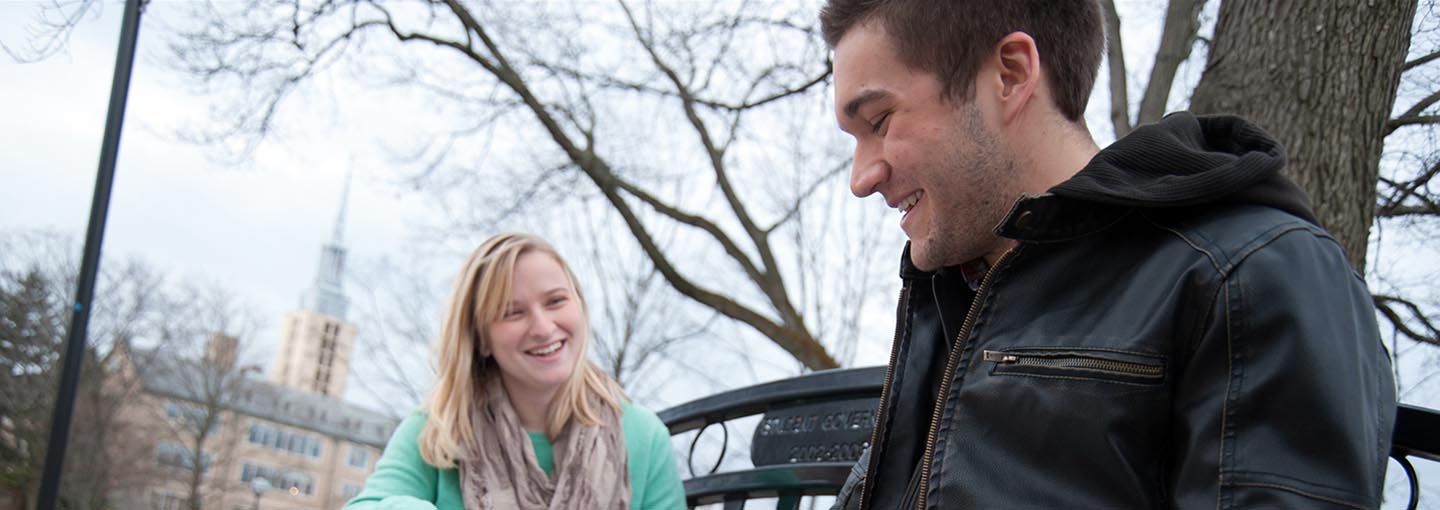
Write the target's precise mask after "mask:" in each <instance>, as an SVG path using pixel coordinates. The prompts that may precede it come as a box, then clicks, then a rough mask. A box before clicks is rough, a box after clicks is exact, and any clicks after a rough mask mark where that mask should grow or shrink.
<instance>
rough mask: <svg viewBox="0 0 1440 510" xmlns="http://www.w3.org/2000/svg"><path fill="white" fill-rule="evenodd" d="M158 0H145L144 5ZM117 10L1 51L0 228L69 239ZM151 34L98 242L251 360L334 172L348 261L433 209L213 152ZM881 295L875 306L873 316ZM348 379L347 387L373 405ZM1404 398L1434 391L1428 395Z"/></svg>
mask: <svg viewBox="0 0 1440 510" xmlns="http://www.w3.org/2000/svg"><path fill="white" fill-rule="evenodd" d="M40 3H41V2H38V1H33V0H21V1H15V0H0V42H3V43H5V44H7V45H11V46H22V45H23V44H24V39H23V37H24V34H25V33H26V30H27V28H26V27H27V26H29V25H30V24H31V23H32V20H33V18H34V16H35V14H36V9H37V7H38V5H40ZM1136 4H1137V2H1121V5H1122V9H1124V8H1126V6H1135V5H1136ZM172 6H173V4H169V3H167V2H152V4H151V6H150V7H149V10H150V14H148V15H152V16H153V15H154V13H155V12H156V11H161V10H164V9H166V8H167V7H172ZM1212 8H1213V6H1212ZM1135 11H1136V12H1134V13H1129V14H1131V15H1130V16H1129V17H1128V18H1127V27H1126V37H1127V39H1126V45H1127V47H1128V49H1129V56H1130V57H1131V60H1132V63H1131V64H1130V68H1131V72H1132V75H1138V74H1139V72H1140V71H1137V70H1144V69H1147V68H1148V64H1144V63H1143V62H1142V61H1143V60H1144V59H1145V58H1147V57H1146V56H1145V54H1144V52H1142V51H1138V50H1137V49H1136V48H1145V47H1147V44H1153V43H1151V42H1150V41H1153V40H1154V38H1155V37H1156V34H1157V32H1158V20H1159V16H1160V15H1161V14H1160V13H1158V12H1153V11H1147V10H1145V9H1135ZM1123 12H1124V11H1122V13H1123ZM120 13H121V7H120V4H119V3H118V2H114V1H109V2H105V3H104V5H103V8H102V9H101V10H100V11H99V13H98V16H91V17H90V18H88V19H87V20H85V21H84V22H82V23H81V24H80V25H79V27H78V28H77V30H76V31H75V33H74V34H73V37H72V38H71V40H70V44H69V46H68V48H67V49H66V50H65V51H63V52H61V53H59V54H57V55H55V56H53V57H50V58H48V59H46V60H44V61H41V62H39V63H32V64H17V63H15V62H14V61H12V60H11V59H10V58H8V57H5V56H0V119H3V120H0V231H16V230H25V229H36V228H47V229H54V230H56V231H60V232H63V233H67V234H70V235H72V236H73V237H74V238H75V239H76V241H77V244H78V242H80V241H81V240H83V236H84V232H85V228H86V221H87V218H88V214H89V207H90V201H91V195H92V186H93V183H94V179H95V174H96V167H97V164H98V158H99V148H100V141H101V136H102V131H103V127H104V120H105V113H106V112H105V109H106V103H107V100H108V94H109V87H110V82H111V77H112V72H113V69H112V66H113V65H114V61H115V48H116V44H117V40H118V37H119V25H120V21H119V18H120ZM161 14H163V12H162V13H161ZM148 19H150V18H147V20H148ZM159 35H160V34H159V33H158V30H156V29H153V28H151V27H146V28H142V31H141V38H140V43H139V48H140V57H139V58H138V59H137V61H136V66H135V75H134V81H133V82H132V86H131V90H130V96H129V97H130V99H129V105H128V109H127V112H126V119H125V131H124V137H123V139H122V144H121V149H120V159H119V165H118V170H117V173H116V179H115V187H114V194H113V197H112V202H111V207H110V216H109V223H108V226H107V230H106V235H105V254H106V256H107V258H108V259H110V260H116V257H129V256H138V257H140V258H143V259H145V260H146V261H148V262H150V263H151V264H152V265H154V266H156V267H158V268H161V269H163V270H164V271H165V272H166V273H167V274H169V275H170V276H172V277H175V278H196V279H206V280H214V281H216V282H218V283H220V284H221V285H223V286H224V287H226V288H229V289H231V290H233V291H235V292H236V293H237V294H238V295H240V296H241V297H242V298H243V299H244V300H245V301H247V302H249V303H251V304H252V305H253V306H255V308H256V310H257V311H258V312H259V313H260V314H261V315H262V316H263V317H264V318H266V319H267V320H268V323H267V324H266V328H265V329H264V330H263V331H262V332H261V333H260V334H259V337H258V338H257V340H259V341H260V345H259V347H260V349H258V352H256V355H257V358H258V359H256V361H262V362H266V363H268V361H269V356H270V353H271V352H272V350H273V347H274V342H275V341H276V338H277V337H278V334H279V332H278V329H279V328H278V326H279V320H280V318H281V317H282V316H283V314H284V313H285V312H286V311H289V310H291V309H294V308H295V307H296V306H297V304H298V302H299V299H300V296H301V295H302V293H303V292H304V291H305V289H306V288H307V287H308V286H309V284H310V282H311V280H312V279H313V278H314V276H315V268H316V263H317V260H318V257H319V251H320V246H321V244H322V243H324V242H325V241H327V240H328V239H329V237H330V235H331V232H332V228H333V226H334V221H335V216H336V212H337V208H338V207H339V200H340V193H341V188H342V185H343V182H344V180H345V175H346V172H347V171H351V172H353V173H354V182H353V184H352V189H351V195H350V199H349V200H350V207H349V217H348V224H347V226H346V229H345V242H346V245H347V246H348V248H349V254H350V259H351V261H352V264H353V263H355V262H357V261H363V260H368V259H376V258H379V257H383V256H403V253H402V252H403V247H405V246H406V245H407V244H408V243H410V242H411V240H412V237H413V231H412V228H413V226H414V225H416V224H424V223H426V222H427V221H429V219H427V217H426V216H425V215H426V214H433V213H432V212H431V211H433V209H431V208H428V207H427V206H426V204H425V203H424V198H423V197H422V196H420V195H417V194H410V193H403V192H400V191H397V188H396V187H395V186H394V185H393V184H392V183H389V182H387V181H385V179H383V178H381V177H377V176H380V175H389V174H385V173H383V172H380V171H379V170H380V169H379V168H378V167H377V166H376V165H381V164H384V163H381V162H376V161H373V160H369V159H361V158H357V157H355V156H353V155H354V154H357V153H358V151H357V150H355V149H354V148H353V147H348V146H347V145H346V144H347V140H355V139H354V138H347V137H345V136H330V137H323V136H318V135H316V134H315V133H313V132H312V133H301V134H299V135H298V136H295V137H291V138H288V139H287V140H286V141H285V142H284V143H283V144H278V143H272V144H267V145H266V146H264V147H263V148H262V150H261V151H260V152H258V153H257V157H256V159H255V161H254V163H253V164H250V165H248V166H247V167H245V168H233V167H227V166H224V165H219V164H217V163H216V162H214V161H212V160H211V159H209V158H207V156H206V153H205V152H204V150H203V149H202V148H199V147H197V146H195V145H192V144H190V143H186V142H182V141H179V140H177V139H176V137H175V130H176V127H177V126H179V125H182V124H184V123H186V122H195V121H198V120H203V119H204V118H205V117H204V112H205V108H206V104H207V103H206V102H205V101H203V100H201V99H199V98H194V97H191V96H189V95H188V94H186V93H185V92H184V90H185V88H184V87H182V86H181V85H180V83H179V81H178V80H179V79H180V78H178V77H177V76H176V75H174V74H173V73H171V72H170V71H169V70H168V69H164V68H163V66H162V65H160V63H158V62H157V61H156V59H157V58H160V57H159V56H160V55H163V51H162V49H163V48H162V47H161V44H162V41H160V39H159V37H158V36H159ZM1137 55H1138V56H1137ZM1197 73H1198V71H1197V70H1196V69H1194V68H1193V66H1187V67H1186V68H1184V69H1182V73H1181V81H1182V82H1183V81H1186V80H1189V81H1191V82H1193V81H1194V80H1196V79H1198V75H1197ZM1101 80H1102V82H1101V83H1100V84H1099V85H1098V87H1097V88H1098V89H1099V90H1104V87H1105V83H1104V74H1103V73H1102V75H1101ZM1178 88H1182V87H1180V86H1177V89H1178ZM1101 96H1103V94H1101ZM1132 96H1134V97H1138V95H1136V94H1134V93H1132ZM1103 99H1104V98H1103V97H1101V98H1099V100H1098V101H1092V104H1091V107H1090V111H1089V118H1091V119H1092V126H1104V127H1103V128H1099V127H1097V128H1096V129H1095V132H1096V133H1095V134H1096V138H1097V141H1099V142H1101V143H1102V144H1104V143H1108V142H1109V141H1110V136H1109V134H1108V123H1102V122H1097V120H1099V119H1104V118H1105V116H1106V113H1105V112H1106V108H1107V105H1106V104H1105V102H1104V101H1103ZM380 106H381V107H383V105H380ZM360 140H362V142H361V143H373V140H364V139H360ZM1391 258H1392V259H1393V257H1391ZM456 260H457V261H458V260H459V259H458V258H457V259H456ZM887 299H888V298H887ZM888 306H889V305H888V304H887V305H886V306H882V307H880V308H881V309H883V310H887V311H886V312H885V313H886V314H887V316H888V314H889V313H890V312H889V311H888V310H889V308H888ZM362 334H363V333H362ZM882 336H883V337H884V338H880V339H879V340H874V341H862V343H861V345H860V348H859V351H858V353H857V357H856V359H857V363H858V364H861V365H870V364H878V363H883V362H884V361H885V359H886V356H885V352H884V351H885V350H886V349H887V348H888V345H887V341H888V335H882ZM872 340H873V339H872ZM1415 363H1419V362H1418V361H1417V362H1415ZM1416 368H1418V365H1417V367H1416ZM1412 373H1413V372H1412ZM351 387H352V391H351V392H350V395H348V397H349V398H351V399H352V400H355V401H358V402H361V403H362V404H366V405H370V406H375V405H376V404H375V403H374V402H372V401H370V399H369V398H367V397H366V396H365V395H360V394H357V393H356V392H355V391H353V388H354V385H353V384H352V385H351ZM1408 399H1409V400H1412V401H1418V402H1422V403H1426V404H1427V405H1430V406H1432V407H1435V406H1437V405H1440V402H1436V399H1435V398H1433V396H1422V395H1411V396H1409V397H1408ZM1427 469H1430V468H1427Z"/></svg>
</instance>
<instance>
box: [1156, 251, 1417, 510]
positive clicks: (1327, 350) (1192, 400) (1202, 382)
mask: <svg viewBox="0 0 1440 510" xmlns="http://www.w3.org/2000/svg"><path fill="white" fill-rule="evenodd" d="M1217 269H1220V271H1219V273H1218V274H1219V276H1218V277H1217V278H1218V279H1217V280H1216V282H1217V283H1216V284H1215V285H1213V286H1209V288H1208V289H1207V290H1206V292H1213V296H1211V297H1210V302H1213V306H1212V307H1211V308H1210V310H1208V314H1207V316H1206V318H1205V319H1204V320H1203V321H1202V322H1201V323H1202V324H1203V327H1202V328H1200V330H1201V331H1200V332H1199V334H1198V335H1196V336H1195V337H1193V340H1192V341H1193V344H1190V345H1192V346H1193V352H1191V353H1190V355H1189V357H1188V358H1182V359H1183V363H1184V365H1183V366H1181V367H1177V368H1178V370H1177V371H1175V374H1176V379H1175V381H1174V382H1175V390H1174V391H1175V405H1174V424H1173V427H1172V430H1173V431H1174V434H1175V437H1174V445H1175V447H1174V464H1173V465H1172V473H1170V479H1171V480H1172V481H1173V483H1174V485H1173V487H1172V491H1173V494H1172V496H1173V498H1174V499H1175V505H1174V506H1175V507H1177V508H1207V509H1208V508H1224V509H1228V508H1316V509H1319V508H1325V509H1331V508H1333V509H1341V508H1378V507H1379V505H1380V496H1381V492H1382V488H1383V480H1384V475H1385V467H1386V463H1387V456H1388V453H1389V450H1390V434H1391V428H1392V423H1393V421H1394V415H1395V386H1394V381H1393V378H1392V376H1391V371H1390V362H1389V356H1388V354H1387V353H1386V352H1385V347H1384V344H1383V343H1382V342H1381V340H1380V337H1379V331H1378V328H1377V325H1376V322H1375V310H1374V305H1373V301H1372V298H1371V296H1370V294H1369V292H1368V291H1367V290H1366V288H1365V285H1364V283H1363V282H1362V281H1361V280H1360V278H1359V276H1358V275H1356V274H1355V272H1354V271H1353V270H1352V269H1351V268H1350V265H1349V263H1348V261H1346V260H1345V257H1344V255H1343V254H1342V252H1341V251H1340V248H1339V246H1338V245H1337V244H1336V243H1335V242H1334V241H1333V240H1331V239H1330V238H1329V237H1327V236H1325V235H1323V234H1322V233H1319V232H1315V231H1311V230H1309V229H1291V230H1289V231H1286V232H1283V233H1278V234H1273V235H1272V236H1271V237H1270V238H1268V239H1263V240H1260V241H1257V242H1256V245H1255V246H1253V247H1251V248H1250V249H1247V250H1243V251H1242V252H1241V254H1240V256H1238V257H1237V258H1236V259H1234V260H1218V261H1217ZM1186 334H1189V333H1187V332H1177V335H1186Z"/></svg>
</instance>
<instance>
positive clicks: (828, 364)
mask: <svg viewBox="0 0 1440 510" xmlns="http://www.w3.org/2000/svg"><path fill="white" fill-rule="evenodd" d="M443 1H444V3H445V5H446V6H448V7H449V8H450V9H451V10H452V11H453V12H454V13H455V14H456V16H457V17H459V19H460V20H461V22H462V23H463V24H464V26H465V28H466V30H468V31H470V32H471V33H473V34H474V36H475V38H476V39H477V40H479V41H480V43H481V44H482V45H483V46H484V48H485V51H486V52H488V53H489V54H490V58H485V56H483V55H480V54H479V53H478V52H476V51H475V49H473V48H471V47H468V46H464V45H461V44H458V43H456V42H454V41H447V40H442V39H439V38H437V37H434V36H431V35H428V34H418V33H405V32H401V31H400V30H399V29H398V28H397V27H395V26H394V25H393V22H390V21H388V20H387V23H388V24H389V25H390V27H391V30H392V32H393V33H394V35H395V36H396V37H398V38H400V39H401V40H402V41H408V40H422V41H428V42H431V43H432V44H436V45H439V46H443V47H448V48H452V49H454V50H456V51H459V52H461V53H462V54H465V55H466V56H468V57H469V58H471V59H472V60H474V61H475V62H476V63H477V64H479V65H480V66H481V67H483V68H484V69H485V70H486V71H487V72H489V73H490V74H491V75H493V76H495V78H496V79H498V80H500V81H501V83H503V84H505V86H506V87H508V88H510V89H511V90H512V91H514V92H515V93H516V94H517V95H519V96H520V98H521V100H522V101H523V102H524V103H525V105H526V106H527V107H528V108H529V109H530V110H531V112H532V113H533V114H534V115H535V117H536V119H537V120H538V121H539V122H540V123H541V124H542V126H543V127H544V128H545V130H546V131H547V132H548V133H549V134H550V137H551V139H552V140H554V141H555V143H556V144H557V145H559V146H560V148H561V150H562V151H564V152H565V154H566V155H567V157H569V158H570V160H571V161H572V162H574V163H575V164H576V166H577V167H579V168H580V169H581V170H582V171H583V172H584V173H585V175H586V176H588V177H589V178H590V180H591V181H592V182H594V183H595V184H596V186H597V187H598V188H599V189H600V192H601V193H602V194H603V195H604V196H605V198H606V200H607V201H608V202H609V203H610V204H611V205H612V206H613V207H614V208H615V210H616V211H617V212H618V213H620V216H621V218H622V219H623V220H624V221H625V224H626V226H627V228H628V229H629V230H630V232H631V235H632V236H633V237H634V238H635V240H636V242H637V243H639V244H640V247H641V249H642V250H643V251H644V252H645V254H646V255H647V256H648V257H649V258H650V260H651V262H652V263H653V264H654V265H655V269H656V270H658V271H659V272H660V274H661V275H663V276H664V277H665V279H666V281H668V282H669V283H670V285H671V286H673V287H674V288H675V289H676V290H677V291H679V292H680V293H681V294H683V295H685V296H687V297H689V298H691V299H694V300H695V301H697V302H699V303H701V304H703V305H705V306H708V307H710V308H712V309H714V310H716V311H717V312H720V313H721V314H722V315H725V316H727V317H730V318H732V319H735V320H738V321H740V322H743V323H745V324H747V325H749V326H750V327H752V328H755V329H756V330H757V331H759V332H760V333H761V334H764V335H766V336H767V337H769V338H770V339H772V340H773V341H774V342H775V343H776V344H778V345H780V347H781V348H783V349H785V350H786V351H787V352H789V353H790V354H791V355H792V356H794V357H795V358H796V359H797V360H799V361H800V362H801V363H803V364H805V366H807V367H809V368H811V369H815V370H819V369H825V368H835V367H838V366H839V364H838V363H836V361H835V360H834V358H832V357H831V356H830V355H829V353H828V352H826V350H825V348H824V346H822V345H821V344H820V343H819V342H818V341H816V340H815V339H814V337H812V336H810V334H809V333H808V332H807V331H805V330H804V329H803V327H795V326H794V325H789V326H787V325H782V324H778V323H776V322H774V321H772V320H770V319H768V318H766V317H764V316H762V315H760V314H758V313H756V312H755V311H753V310H751V309H749V308H746V307H745V306H743V305H740V304H739V303H736V302H735V301H733V300H731V299H729V298H726V297H724V296H722V295H720V294H717V293H715V292H713V291H711V290H708V289H705V288H703V287H701V286H699V285H697V284H695V283H694V282H692V281H690V280H689V279H687V278H685V277H684V276H683V275H681V274H680V273H679V271H678V270H676V268H675V267H674V266H673V264H672V263H671V262H670V260H669V258H667V257H666V256H665V254H664V252H663V251H662V250H661V249H660V248H659V246H658V245H657V244H656V243H655V240H654V238H653V237H652V236H651V234H650V232H649V231H648V230H647V229H646V228H645V226H644V224H643V223H642V222H641V221H640V219H639V218H638V217H637V216H636V215H635V212H634V211H633V210H632V208H631V207H630V205H629V204H628V203H627V202H625V200H624V198H623V197H621V196H620V195H619V190H620V189H621V188H620V185H621V182H622V181H620V180H619V179H618V178H616V176H615V175H614V173H613V172H611V170H610V167H609V165H608V164H607V163H606V162H605V161H604V160H603V159H601V158H600V157H599V156H598V155H596V154H595V153H594V152H593V147H589V148H586V149H585V150H582V149H581V148H580V147H579V146H578V145H577V144H576V143H575V142H574V140H572V139H571V138H570V137H569V135H567V134H566V133H565V130H564V128H562V127H561V126H560V124H559V122H558V121H557V120H556V118H555V116H554V115H553V114H551V112H550V111H549V110H548V109H547V108H546V107H545V105H544V104H543V103H542V102H541V101H540V100H539V98H538V97H537V96H535V94H534V92H533V91H531V90H530V88H529V86H528V84H527V83H526V82H525V81H524V79H523V78H521V76H520V75H519V73H518V72H517V71H516V70H515V69H514V68H513V67H511V65H510V63H509V61H508V60H507V59H506V58H505V56H504V52H503V51H502V50H501V49H500V48H499V46H498V44H496V42H495V41H494V40H493V39H492V38H491V37H490V36H489V35H488V34H487V33H486V32H485V30H484V27H483V25H482V24H481V23H480V22H479V21H478V19H477V18H475V16H474V15H473V14H472V13H470V12H469V11H468V10H467V9H466V8H465V7H464V6H463V5H460V4H459V2H458V0H443ZM627 12H628V11H627ZM632 19H633V18H632ZM637 30H638V27H637ZM657 64H658V62H657ZM672 73H673V72H672ZM671 79H672V81H674V80H676V79H677V77H676V76H674V75H673V74H672V76H671ZM680 90H681V93H682V94H685V93H686V91H685V89H683V88H682V89H680ZM684 104H685V105H686V109H687V115H689V116H691V117H692V119H694V120H698V114H696V113H695V111H694V109H693V102H691V101H689V100H688V98H687V99H686V101H685V102H684ZM705 139H706V140H708V136H707V137H706V138H705ZM707 149H711V150H712V151H713V146H707ZM712 155H713V152H712ZM713 161H714V160H713V158H712V162H713ZM727 184H728V183H727ZM626 191H627V192H630V190H626ZM642 200H643V198H642ZM657 202H658V201H657ZM763 251H764V250H762V253H763ZM756 283H757V284H760V283H761V282H756ZM777 308H779V307H778V306H777ZM781 310H783V308H782V309H781ZM782 315H783V312H782Z"/></svg>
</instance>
